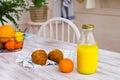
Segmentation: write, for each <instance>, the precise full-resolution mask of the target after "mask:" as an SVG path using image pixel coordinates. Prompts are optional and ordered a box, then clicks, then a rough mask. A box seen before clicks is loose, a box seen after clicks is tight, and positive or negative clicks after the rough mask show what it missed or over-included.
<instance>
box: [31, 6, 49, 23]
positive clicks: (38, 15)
mask: <svg viewBox="0 0 120 80" xmlns="http://www.w3.org/2000/svg"><path fill="white" fill-rule="evenodd" d="M30 16H31V21H33V22H45V21H46V20H47V6H46V5H45V6H42V7H40V8H37V7H31V8H30Z"/></svg>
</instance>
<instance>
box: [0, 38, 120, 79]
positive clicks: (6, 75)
mask: <svg viewBox="0 0 120 80" xmlns="http://www.w3.org/2000/svg"><path fill="white" fill-rule="evenodd" d="M56 48H58V49H63V50H69V51H71V50H72V51H73V52H74V54H76V44H71V43H67V42H61V41H55V40H49V39H42V38H39V37H37V36H35V37H31V38H28V39H25V42H24V47H23V49H22V50H21V51H18V52H10V53H0V80H120V53H116V52H111V51H107V50H103V49H100V50H99V63H98V69H97V72H96V73H94V74H91V75H83V74H79V73H78V72H77V69H76V65H75V67H74V70H73V71H72V72H71V73H62V72H60V71H59V70H58V66H57V65H51V66H43V67H38V68H25V67H23V66H22V65H20V64H18V63H16V62H15V61H16V58H17V56H19V55H24V54H31V53H32V52H33V51H35V50H37V49H44V50H51V49H56Z"/></svg>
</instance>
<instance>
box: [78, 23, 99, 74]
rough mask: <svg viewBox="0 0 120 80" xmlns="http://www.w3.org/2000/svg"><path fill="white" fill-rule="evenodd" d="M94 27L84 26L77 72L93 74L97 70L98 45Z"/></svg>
mask: <svg viewBox="0 0 120 80" xmlns="http://www.w3.org/2000/svg"><path fill="white" fill-rule="evenodd" d="M93 30H94V25H92V24H88V25H86V24H83V25H82V33H81V38H80V40H79V42H78V45H77V71H78V72H79V73H82V74H92V73H95V72H96V70H97V65H98V45H97V43H96V40H95V37H94V33H93Z"/></svg>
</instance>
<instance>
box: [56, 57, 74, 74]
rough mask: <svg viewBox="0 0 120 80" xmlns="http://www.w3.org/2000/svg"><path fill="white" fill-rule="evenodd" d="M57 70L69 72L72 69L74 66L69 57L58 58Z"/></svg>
mask: <svg viewBox="0 0 120 80" xmlns="http://www.w3.org/2000/svg"><path fill="white" fill-rule="evenodd" d="M58 66H59V70H60V71H61V72H64V73H69V72H72V71H73V68H74V63H73V61H72V60H71V59H69V58H64V59H62V60H60V62H59V64H58Z"/></svg>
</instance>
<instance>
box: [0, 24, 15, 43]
mask: <svg viewBox="0 0 120 80" xmlns="http://www.w3.org/2000/svg"><path fill="white" fill-rule="evenodd" d="M14 36H15V30H14V27H13V26H11V25H3V26H1V27H0V42H6V41H8V40H10V39H11V38H12V37H14Z"/></svg>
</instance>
